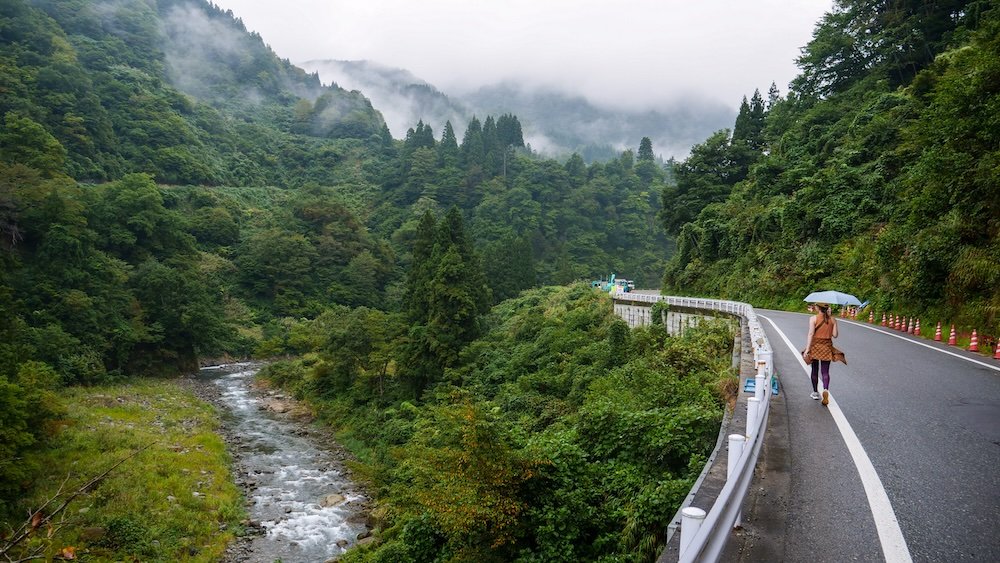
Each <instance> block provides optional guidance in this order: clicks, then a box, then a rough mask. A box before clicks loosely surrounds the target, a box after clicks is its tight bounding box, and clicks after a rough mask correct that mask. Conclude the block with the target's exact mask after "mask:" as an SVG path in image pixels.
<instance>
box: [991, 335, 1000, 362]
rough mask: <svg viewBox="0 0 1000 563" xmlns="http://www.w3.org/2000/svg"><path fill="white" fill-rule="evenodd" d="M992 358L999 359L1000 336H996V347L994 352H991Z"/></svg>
mask: <svg viewBox="0 0 1000 563" xmlns="http://www.w3.org/2000/svg"><path fill="white" fill-rule="evenodd" d="M993 359H994V360H1000V338H997V349H996V352H994V353H993Z"/></svg>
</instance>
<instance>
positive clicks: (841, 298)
mask: <svg viewBox="0 0 1000 563" xmlns="http://www.w3.org/2000/svg"><path fill="white" fill-rule="evenodd" d="M803 301H805V302H807V303H829V304H831V305H859V306H860V305H861V301H860V300H859V299H858V298H857V297H855V296H853V295H851V294H850V293H843V292H841V291H814V292H812V293H810V294H809V295H806V298H805V299H803Z"/></svg>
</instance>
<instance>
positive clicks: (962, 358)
mask: <svg viewBox="0 0 1000 563" xmlns="http://www.w3.org/2000/svg"><path fill="white" fill-rule="evenodd" d="M758 316H759V315H758ZM838 320H842V321H846V322H847V323H848V324H852V325H855V326H860V327H863V328H867V329H868V330H874V331H875V332H880V333H882V334H884V335H886V336H891V337H893V338H898V339H900V340H905V341H907V342H909V343H910V344H916V345H917V346H923V347H924V348H930V349H931V350H934V351H935V352H941V353H942V354H948V355H951V356H955V357H956V358H959V359H961V360H965V361H967V362H972V363H974V364H979V365H981V366H983V367H987V368H990V369H993V370H996V371H1000V366H995V365H992V364H988V363H986V362H980V361H979V360H974V359H972V358H966V357H965V356H963V355H961V354H956V353H954V352H952V351H950V350H942V349H940V348H938V347H937V346H931V345H930V344H926V343H924V342H918V341H916V340H913V339H912V338H907V337H905V336H900V335H898V334H893V333H891V332H889V331H888V330H883V329H882V327H875V326H871V325H869V324H864V323H859V322H856V321H848V320H847V319H838ZM772 324H774V323H772Z"/></svg>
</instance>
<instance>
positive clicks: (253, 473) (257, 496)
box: [185, 363, 371, 563]
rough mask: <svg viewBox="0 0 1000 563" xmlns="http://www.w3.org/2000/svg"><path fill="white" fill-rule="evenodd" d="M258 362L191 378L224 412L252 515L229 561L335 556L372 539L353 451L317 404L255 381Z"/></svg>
mask: <svg viewBox="0 0 1000 563" xmlns="http://www.w3.org/2000/svg"><path fill="white" fill-rule="evenodd" d="M259 367H260V366H259V365H257V364H249V363H243V364H228V365H221V366H212V367H208V368H204V369H202V370H201V371H199V372H198V373H197V374H196V375H193V376H191V377H189V378H187V380H186V381H185V383H186V384H187V385H189V386H190V387H191V389H192V390H194V392H195V393H197V394H198V396H199V397H201V398H202V399H204V400H206V401H209V402H211V403H212V404H214V405H216V406H217V407H218V408H219V409H220V412H221V413H222V420H223V426H222V428H221V434H222V436H223V438H224V439H225V441H226V444H227V446H228V448H229V452H230V454H231V455H232V458H233V468H232V469H233V478H234V479H235V481H236V483H237V484H238V485H240V486H241V487H242V488H243V491H244V496H245V497H246V500H247V511H248V512H249V515H250V518H249V519H248V520H246V521H245V522H244V528H245V530H246V532H247V533H246V534H244V535H242V536H241V537H239V538H238V539H237V541H235V542H233V544H232V545H231V546H230V548H229V550H228V552H227V558H226V561H227V562H260V563H271V562H273V561H275V560H278V559H280V560H281V561H282V562H283V563H294V562H303V563H305V562H310V563H315V562H322V561H335V560H336V559H337V557H338V556H339V555H341V554H342V553H343V552H344V551H346V550H347V549H348V548H350V547H351V546H353V545H356V544H360V543H366V542H368V541H371V537H370V523H369V516H368V514H369V501H368V497H367V495H366V494H365V492H364V490H363V489H362V488H360V487H359V486H358V485H357V484H356V483H354V482H353V480H352V479H351V475H350V471H349V470H348V469H347V468H346V466H345V465H344V462H345V461H346V460H347V459H349V454H348V452H347V451H346V450H344V448H342V447H341V446H340V445H339V444H337V443H336V441H334V440H333V439H332V437H331V436H330V434H329V432H327V431H325V430H324V429H322V428H319V427H317V426H316V425H315V424H313V417H312V414H311V413H310V411H309V409H308V408H306V407H305V406H304V405H302V404H301V403H299V402H297V401H295V400H294V399H292V398H291V397H288V396H287V395H285V394H284V393H282V392H281V391H280V390H274V389H268V388H266V387H263V386H261V385H258V384H256V383H255V382H254V375H255V374H256V372H257V370H258V369H259Z"/></svg>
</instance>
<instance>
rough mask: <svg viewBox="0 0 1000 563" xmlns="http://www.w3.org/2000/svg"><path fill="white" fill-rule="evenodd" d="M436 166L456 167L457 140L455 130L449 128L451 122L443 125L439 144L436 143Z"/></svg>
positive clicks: (457, 154)
mask: <svg viewBox="0 0 1000 563" xmlns="http://www.w3.org/2000/svg"><path fill="white" fill-rule="evenodd" d="M437 151H438V164H439V165H440V166H441V167H442V168H444V167H448V166H458V160H459V153H458V139H457V138H456V137H455V129H454V128H453V127H452V126H451V121H446V122H445V124H444V132H443V133H442V134H441V142H439V143H438V147H437Z"/></svg>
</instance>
